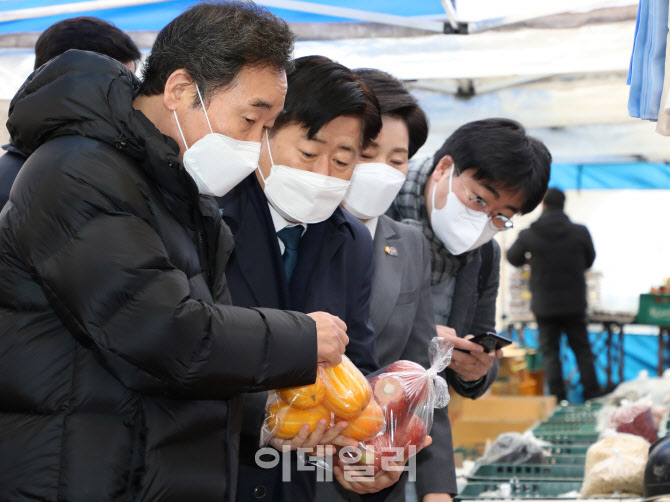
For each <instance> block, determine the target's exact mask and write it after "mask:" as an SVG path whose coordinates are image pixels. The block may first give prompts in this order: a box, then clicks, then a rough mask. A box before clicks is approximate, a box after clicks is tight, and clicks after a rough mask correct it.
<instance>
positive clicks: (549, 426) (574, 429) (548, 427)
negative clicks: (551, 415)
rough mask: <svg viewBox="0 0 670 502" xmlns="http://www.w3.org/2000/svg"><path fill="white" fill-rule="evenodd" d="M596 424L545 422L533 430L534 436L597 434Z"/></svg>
mask: <svg viewBox="0 0 670 502" xmlns="http://www.w3.org/2000/svg"><path fill="white" fill-rule="evenodd" d="M595 432H597V431H596V424H595V422H594V423H590V424H583V423H579V422H543V423H541V424H540V425H538V426H537V427H535V428H534V429H533V434H536V433H537V434H573V433H580V434H581V433H595Z"/></svg>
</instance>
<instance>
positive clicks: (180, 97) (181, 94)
mask: <svg viewBox="0 0 670 502" xmlns="http://www.w3.org/2000/svg"><path fill="white" fill-rule="evenodd" d="M195 95H196V90H195V83H194V82H193V79H192V78H191V75H189V73H188V72H187V71H186V70H185V69H183V68H179V69H178V70H175V71H173V72H172V74H171V75H170V76H169V77H168V79H167V82H165V89H164V90H163V106H165V108H167V109H168V110H170V111H172V110H178V109H179V108H182V109H183V108H184V107H185V106H186V107H190V106H191V105H192V103H193V98H194V96H195Z"/></svg>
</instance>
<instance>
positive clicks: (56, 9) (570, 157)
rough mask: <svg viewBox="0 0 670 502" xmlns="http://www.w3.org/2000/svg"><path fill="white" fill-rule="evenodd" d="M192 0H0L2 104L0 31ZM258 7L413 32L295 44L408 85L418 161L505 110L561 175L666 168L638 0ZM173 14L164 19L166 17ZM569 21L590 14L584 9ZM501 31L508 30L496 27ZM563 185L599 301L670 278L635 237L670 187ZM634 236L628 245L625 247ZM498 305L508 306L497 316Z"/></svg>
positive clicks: (27, 51)
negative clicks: (415, 105)
mask: <svg viewBox="0 0 670 502" xmlns="http://www.w3.org/2000/svg"><path fill="white" fill-rule="evenodd" d="M187 3H188V2H186V1H184V2H180V1H179V0H171V1H166V0H93V1H76V0H70V1H65V2H47V1H46V0H22V1H21V2H19V1H17V0H0V45H2V43H3V37H4V40H5V42H6V44H5V48H4V49H0V99H1V100H5V103H7V100H9V99H11V97H12V96H13V95H14V93H15V92H16V90H17V89H18V88H19V86H20V85H21V83H22V82H23V81H24V80H25V78H26V77H27V76H28V75H29V74H30V72H31V71H32V67H33V61H34V56H33V52H32V48H31V47H32V45H31V44H30V43H28V44H25V45H24V46H23V48H9V47H7V45H8V44H9V43H11V44H12V45H16V43H17V41H18V40H19V38H17V35H16V33H15V32H11V31H8V30H7V29H3V26H5V28H6V26H8V25H13V26H24V25H23V24H21V23H24V22H26V23H27V22H29V21H37V20H39V19H42V18H38V17H35V16H50V17H49V18H43V19H49V20H50V23H51V22H54V21H55V20H58V19H57V18H58V16H61V18H62V17H68V16H74V15H82V14H84V13H85V14H87V15H97V16H98V17H102V18H105V19H108V20H111V21H113V22H115V23H116V24H117V25H118V26H120V27H121V28H124V29H130V30H131V34H137V30H143V31H145V30H147V31H152V30H155V29H158V28H157V27H155V26H153V25H152V24H150V25H147V26H146V27H144V25H142V24H141V23H139V24H138V22H137V19H136V18H134V17H133V16H129V15H127V14H125V15H122V11H124V9H125V8H128V9H131V8H140V7H143V8H144V9H145V10H144V11H142V12H143V13H142V15H144V16H146V17H147V19H151V23H154V24H156V23H159V22H160V23H161V24H160V26H158V27H162V26H163V25H164V24H166V23H167V22H168V21H169V20H170V19H172V17H174V16H175V15H176V14H178V12H179V11H180V10H179V9H182V8H184V7H185V6H186V4H187ZM257 3H260V4H263V5H267V6H269V7H271V8H273V9H280V10H279V11H277V13H278V14H280V15H286V16H287V17H286V18H287V19H289V21H291V18H289V17H288V16H289V15H293V14H290V13H298V14H300V16H307V17H298V18H297V20H295V19H294V20H293V21H291V22H292V23H294V24H293V26H296V27H298V28H300V26H301V25H300V23H305V22H308V23H316V22H319V19H321V20H322V21H323V23H324V24H323V25H322V26H323V27H322V28H318V29H317V30H314V31H320V32H323V34H324V36H323V37H320V38H328V32H329V30H333V31H335V30H334V28H333V27H334V26H335V24H334V23H336V22H337V21H338V20H339V21H343V20H344V21H345V22H348V23H354V24H355V26H356V27H357V30H354V31H355V32H356V33H361V32H362V31H365V30H368V31H369V32H370V33H373V34H374V32H375V29H376V27H378V26H379V24H380V23H386V24H387V25H393V26H399V27H402V28H411V29H412V30H414V31H413V32H412V33H411V34H412V35H413V36H403V37H383V38H378V37H370V36H369V35H370V33H367V35H366V36H365V37H363V38H349V39H329V40H300V41H298V43H297V44H296V50H295V55H296V56H298V57H299V56H304V55H309V54H323V55H325V56H328V57H330V58H332V59H335V60H337V61H339V62H341V63H343V64H345V65H347V66H349V67H351V68H357V67H375V68H380V69H382V70H385V71H388V72H390V73H392V74H394V75H396V76H398V77H399V78H401V79H403V80H405V81H406V82H407V84H408V86H409V87H410V88H411V89H412V91H413V92H414V93H415V95H416V96H417V97H418V99H419V101H420V103H421V104H422V106H423V107H424V109H425V110H426V111H427V113H428V115H429V119H430V122H431V133H430V136H429V139H428V142H427V143H426V145H425V146H424V148H423V149H422V150H421V151H420V152H419V154H418V155H419V156H420V155H427V154H430V153H432V152H433V151H435V150H436V149H437V148H438V147H439V146H440V145H441V144H442V142H443V141H444V139H445V138H446V137H447V136H448V135H449V134H450V133H451V132H452V131H453V130H454V129H455V128H456V127H458V126H459V125H461V124H463V123H465V122H468V121H471V120H476V119H480V118H485V117H491V116H505V117H510V118H514V119H517V120H519V121H521V122H522V123H523V124H525V125H526V126H527V127H528V129H529V131H530V132H531V134H533V135H535V136H537V137H539V138H540V139H542V140H543V141H544V142H545V143H546V144H547V145H548V147H549V148H550V150H551V151H552V154H553V156H554V159H555V161H557V162H558V163H559V165H557V166H555V169H561V166H560V163H567V162H571V163H593V162H597V163H603V162H630V161H631V159H638V160H652V161H661V162H664V161H665V160H666V159H669V158H670V141H669V140H668V138H664V137H661V136H659V135H658V134H656V133H655V132H654V125H653V124H651V123H648V122H644V121H641V120H637V119H632V118H630V117H628V114H627V109H626V106H627V99H628V88H627V86H626V72H627V71H628V66H629V61H630V53H631V49H632V43H633V35H634V32H635V20H634V18H633V17H632V16H631V15H630V13H631V12H632V13H633V15H634V9H633V10H631V9H630V6H631V5H635V4H636V2H635V1H631V0H564V1H562V2H558V1H553V0H551V1H550V0H545V1H543V2H537V0H506V1H504V2H501V1H499V0H498V1H496V0H458V1H457V2H456V4H455V6H453V5H452V4H451V3H449V2H448V1H447V0H445V1H442V0H416V1H415V2H411V3H410V2H404V1H403V2H393V1H389V0H384V1H381V0H359V1H354V0H339V1H338V0H322V1H319V2H316V1H310V2H302V1H300V2H299V1H294V0H265V1H264V0H259V1H258V2H257ZM9 4H12V5H13V7H14V8H13V9H6V10H4V11H3V10H2V9H3V6H4V5H9ZM38 4H40V5H38ZM47 4H48V5H47ZM413 4H416V5H417V7H416V10H415V11H412V8H413V7H412V6H413ZM175 6H176V7H175ZM354 6H355V8H354ZM380 6H382V7H380ZM19 7H22V8H19ZM168 7H170V8H172V9H173V10H169V9H168ZM419 7H421V8H422V9H423V10H421V9H419ZM424 7H425V8H424ZM154 8H155V9H156V10H155V11H154V10H153V9H154ZM604 8H608V9H614V11H616V12H620V11H621V12H624V13H626V15H624V16H620V17H617V16H615V15H614V16H609V17H608V16H607V15H604V14H603V15H601V16H595V17H597V18H598V19H599V21H598V22H587V23H585V24H581V25H577V26H574V24H575V23H563V24H562V25H563V26H564V27H560V28H559V27H557V26H558V23H552V21H551V18H548V19H546V20H545V21H544V22H542V23H539V22H537V23H535V24H534V25H531V26H528V25H527V24H524V25H518V24H517V25H516V26H509V25H510V24H511V23H518V22H520V21H525V20H528V19H536V18H538V17H541V16H546V15H551V14H559V13H566V12H568V13H569V12H589V11H593V10H594V9H604ZM36 9H42V10H36ZM110 9H111V10H110ZM149 9H152V10H149ZM175 9H176V10H175ZM291 9H293V10H291ZM626 9H627V10H626ZM175 12H176V14H175ZM603 12H605V11H603ZM57 13H60V14H57ZM107 13H110V14H109V16H107ZM286 13H289V14H286ZM112 14H113V15H112ZM168 14H169V17H167V19H165V20H164V19H162V18H160V16H167V15H168ZM296 15H297V14H296ZM12 16H13V17H12ZM19 16H23V17H19ZM54 16H55V17H54ZM570 16H572V17H573V18H579V19H588V18H589V15H586V17H584V16H583V15H577V14H571V15H568V17H570ZM12 19H13V20H12ZM603 19H604V20H606V21H607V22H603ZM46 25H47V26H48V24H46ZM25 26H27V25H25ZM501 26H507V27H506V28H504V29H501V28H500V27H501ZM496 27H497V29H490V28H496ZM358 28H360V29H358ZM445 28H446V31H447V32H448V31H459V32H463V33H465V32H467V34H463V33H461V34H444V31H445ZM41 29H43V28H40V30H41ZM40 30H35V31H40ZM297 31H298V32H300V29H298V30H297ZM2 33H5V35H1V34H2ZM142 40H144V41H146V40H147V38H146V37H145V38H142ZM148 40H149V42H148V43H145V44H143V45H145V46H148V45H150V43H151V38H149V39H148ZM32 42H33V43H34V38H33V40H32ZM19 45H20V44H19ZM2 139H5V138H2ZM568 188H569V189H570V190H572V191H571V192H569V193H568V197H569V199H568V211H569V213H570V214H571V216H573V217H574V219H575V220H576V221H580V222H584V223H587V224H588V225H589V226H590V227H591V230H592V233H593V235H594V240H595V241H596V247H597V249H598V254H599V256H598V261H596V268H597V269H598V270H601V271H602V272H603V273H604V276H605V279H604V284H605V287H606V289H607V291H608V293H607V294H606V295H604V296H603V299H604V301H605V304H604V305H603V307H604V308H611V309H616V310H618V309H626V310H630V309H631V308H633V307H634V305H633V304H634V302H635V299H636V298H637V295H638V294H639V293H641V292H643V291H642V290H644V289H646V287H648V286H650V285H651V284H650V281H653V280H654V276H655V274H658V281H660V280H661V279H662V278H663V277H666V276H670V270H667V265H666V261H665V260H664V258H663V257H664V256H667V250H668V249H670V236H668V237H667V238H666V237H665V235H661V236H660V237H659V236H656V235H654V237H653V238H651V237H647V238H646V239H645V240H646V241H647V242H646V243H644V242H640V241H641V240H642V239H643V237H644V236H645V235H652V234H653V232H654V229H655V228H656V225H657V224H658V223H657V221H656V220H660V216H658V215H659V212H658V211H659V210H661V209H662V208H663V207H664V204H665V203H664V202H663V201H664V197H665V194H666V193H667V192H665V191H662V190H659V191H654V190H644V191H642V190H632V191H624V190H619V189H617V190H608V191H599V192H597V193H596V190H590V191H587V190H583V191H578V190H575V189H574V187H568ZM662 188H668V187H662ZM645 201H646V202H645ZM649 208H651V211H648V210H647V209H649ZM536 216H537V215H536V214H534V215H531V216H529V217H525V218H520V219H519V220H518V221H517V223H516V229H519V228H522V227H524V226H526V225H527V224H529V223H530V222H531V221H533V220H534V219H535V217H536ZM626 234H627V235H629V236H631V238H630V239H627V238H626V237H625V235H626ZM514 235H515V232H510V233H508V234H506V235H504V236H501V237H500V240H501V244H502V247H503V248H505V247H508V246H509V245H511V242H512V240H513V238H514ZM652 242H654V248H653V250H652V251H651V252H649V253H647V255H646V258H645V260H644V264H643V265H639V264H635V265H634V267H636V268H630V267H628V264H631V263H634V254H635V250H636V249H639V248H640V247H641V246H644V245H646V244H651V243H652ZM618 264H624V265H623V266H618ZM508 272H509V269H507V268H504V272H503V287H502V288H501V291H503V293H502V294H501V298H502V299H503V300H504V298H505V293H504V290H505V284H504V281H505V278H506V276H507V275H508ZM645 285H646V286H645ZM504 311H505V308H504V305H501V308H500V309H499V312H500V313H503V312H504Z"/></svg>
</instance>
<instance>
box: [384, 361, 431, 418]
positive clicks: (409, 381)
mask: <svg viewBox="0 0 670 502" xmlns="http://www.w3.org/2000/svg"><path fill="white" fill-rule="evenodd" d="M386 373H387V374H389V373H393V375H389V376H394V377H395V378H396V379H397V380H398V381H400V382H401V384H402V387H403V389H404V391H405V394H406V395H407V397H408V399H409V401H410V409H414V408H418V407H420V406H421V405H422V404H423V403H424V402H425V401H426V399H427V397H428V389H429V386H430V378H429V377H428V372H427V371H426V370H425V369H424V368H423V366H421V365H420V364H418V363H415V362H413V361H404V360H403V361H396V362H394V363H391V364H390V365H389V366H388V368H386ZM382 376H383V375H382Z"/></svg>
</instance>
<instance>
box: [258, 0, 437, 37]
mask: <svg viewBox="0 0 670 502" xmlns="http://www.w3.org/2000/svg"><path fill="white" fill-rule="evenodd" d="M256 3H257V4H259V5H264V6H265V7H276V8H278V9H287V10H295V11H299V12H309V13H311V14H320V15H323V16H333V17H341V18H348V19H357V20H360V21H367V22H371V23H379V24H388V25H394V26H404V27H406V28H415V29H418V30H425V31H433V32H437V33H444V23H441V22H437V21H429V20H426V19H420V18H415V17H407V16H395V15H393V14H383V13H381V12H370V11H365V10H358V9H349V8H346V7H334V6H332V5H322V4H318V3H315V2H302V1H298V0H256Z"/></svg>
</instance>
